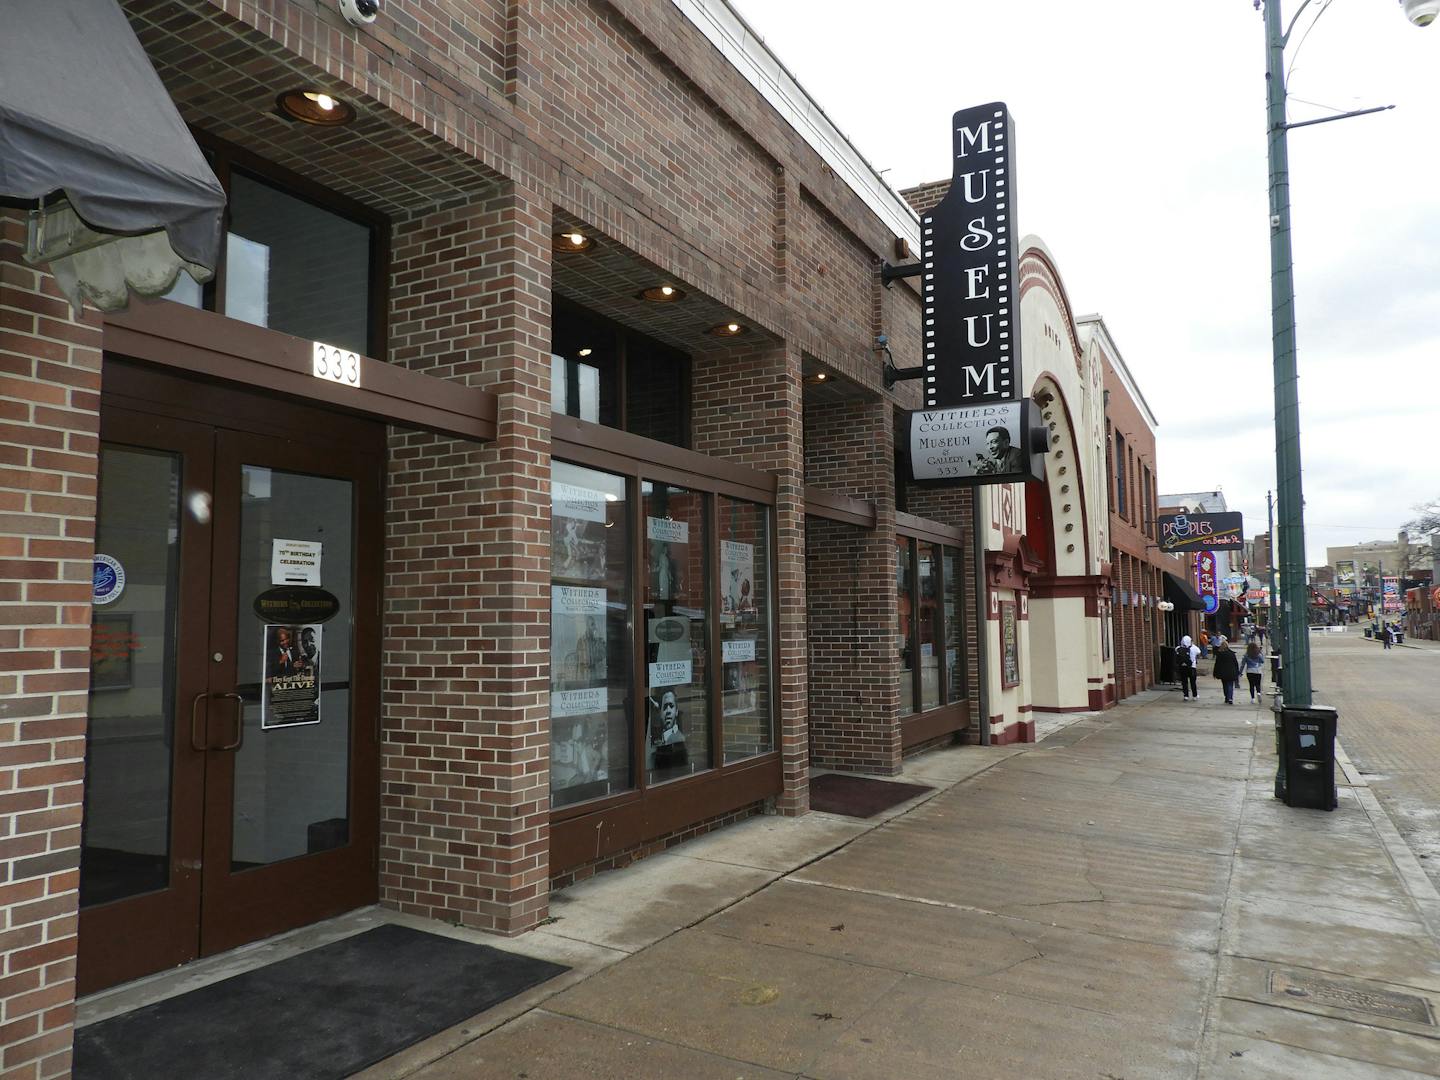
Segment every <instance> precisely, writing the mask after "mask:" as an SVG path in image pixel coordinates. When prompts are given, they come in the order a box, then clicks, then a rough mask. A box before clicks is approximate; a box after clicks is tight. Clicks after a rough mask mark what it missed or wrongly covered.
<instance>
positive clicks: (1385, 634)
mask: <svg viewBox="0 0 1440 1080" xmlns="http://www.w3.org/2000/svg"><path fill="white" fill-rule="evenodd" d="M1380 640H1381V641H1383V642H1384V643H1385V648H1387V649H1388V648H1391V647H1392V646H1393V645H1394V644H1395V631H1394V630H1391V629H1390V624H1389V623H1386V624H1385V629H1384V630H1382V631H1380Z"/></svg>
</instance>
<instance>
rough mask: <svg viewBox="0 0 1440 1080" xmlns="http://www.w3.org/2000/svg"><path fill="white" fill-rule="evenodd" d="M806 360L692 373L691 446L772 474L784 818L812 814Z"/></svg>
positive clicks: (702, 362) (769, 356) (734, 356)
mask: <svg viewBox="0 0 1440 1080" xmlns="http://www.w3.org/2000/svg"><path fill="white" fill-rule="evenodd" d="M801 373H802V368H801V360H800V353H799V351H798V350H796V349H793V348H786V347H784V346H782V345H778V344H776V345H770V346H765V347H751V348H744V347H738V348H731V349H726V350H716V351H714V352H711V353H706V354H702V355H697V356H695V357H694V359H693V367H692V369H691V422H692V427H693V431H692V439H691V442H692V445H693V447H694V449H695V450H697V451H699V452H700V453H702V454H710V455H712V456H714V457H721V458H728V459H729V460H731V461H735V462H738V463H740V464H742V465H747V466H749V467H750V468H752V469H762V470H764V471H766V472H773V473H774V474H775V475H776V478H777V480H778V491H777V493H776V497H775V541H776V543H775V550H776V553H777V559H776V565H775V571H776V583H777V590H776V596H777V599H778V602H779V605H780V642H779V652H778V659H779V665H778V667H779V672H778V674H779V693H778V694H777V695H776V700H777V701H778V703H779V710H778V713H777V721H778V724H779V731H778V736H779V738H778V745H779V748H780V753H781V758H782V763H783V769H784V785H785V786H784V791H783V792H782V793H781V795H780V797H779V798H778V799H777V800H776V809H777V810H778V811H779V812H780V813H783V814H799V813H804V812H805V811H806V810H808V809H809V808H810V736H809V732H808V730H807V726H806V711H807V701H806V694H807V683H806V676H807V671H806V662H805V656H806V644H805V460H804V435H803V430H802V421H801V385H802V383H801Z"/></svg>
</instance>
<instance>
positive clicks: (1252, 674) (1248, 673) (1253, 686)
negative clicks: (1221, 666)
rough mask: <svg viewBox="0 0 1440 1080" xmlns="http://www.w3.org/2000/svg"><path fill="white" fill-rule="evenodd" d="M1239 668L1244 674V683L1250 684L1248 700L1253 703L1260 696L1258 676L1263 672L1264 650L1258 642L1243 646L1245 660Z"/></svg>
mask: <svg viewBox="0 0 1440 1080" xmlns="http://www.w3.org/2000/svg"><path fill="white" fill-rule="evenodd" d="M1240 666H1241V668H1242V670H1244V672H1245V681H1246V682H1248V683H1249V684H1250V700H1251V701H1254V700H1255V699H1256V698H1258V697H1259V696H1260V676H1261V675H1262V674H1263V673H1264V671H1265V650H1264V649H1262V648H1260V643H1259V642H1258V641H1252V642H1250V644H1249V645H1247V646H1245V659H1244V660H1242V661H1241V663H1240Z"/></svg>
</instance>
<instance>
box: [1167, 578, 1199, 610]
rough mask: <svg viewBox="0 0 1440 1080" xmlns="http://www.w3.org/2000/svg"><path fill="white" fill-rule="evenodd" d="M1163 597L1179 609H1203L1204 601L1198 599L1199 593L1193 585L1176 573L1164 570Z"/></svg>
mask: <svg viewBox="0 0 1440 1080" xmlns="http://www.w3.org/2000/svg"><path fill="white" fill-rule="evenodd" d="M1165 599H1166V600H1169V601H1170V602H1171V603H1172V604H1174V605H1175V607H1176V608H1178V609H1179V610H1180V611H1204V610H1205V601H1204V600H1201V599H1200V594H1199V593H1198V592H1196V591H1195V587H1194V586H1193V585H1191V584H1190V583H1189V582H1188V581H1186V580H1185V579H1184V578H1182V577H1180V576H1179V575H1178V574H1172V573H1170V571H1169V570H1166V571H1165Z"/></svg>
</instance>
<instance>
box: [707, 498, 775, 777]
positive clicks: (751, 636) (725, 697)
mask: <svg viewBox="0 0 1440 1080" xmlns="http://www.w3.org/2000/svg"><path fill="white" fill-rule="evenodd" d="M718 512H719V515H720V522H719V525H720V651H721V663H722V665H723V667H724V671H725V676H724V680H725V681H724V684H723V686H724V689H723V690H722V692H721V699H720V700H721V715H722V716H723V717H724V723H723V725H722V726H723V730H724V734H725V762H726V764H729V763H730V762H732V761H739V760H741V759H742V758H747V757H754V756H755V755H756V754H764V753H768V752H769V751H771V750H773V749H774V748H775V743H774V738H773V735H772V733H771V730H770V672H771V670H772V665H771V656H770V587H769V582H770V530H769V523H770V518H769V511H768V510H767V509H766V508H765V507H763V506H757V505H756V504H755V503H749V502H742V501H740V500H739V499H732V498H729V497H728V496H724V495H722V496H720V498H719V507H718Z"/></svg>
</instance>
